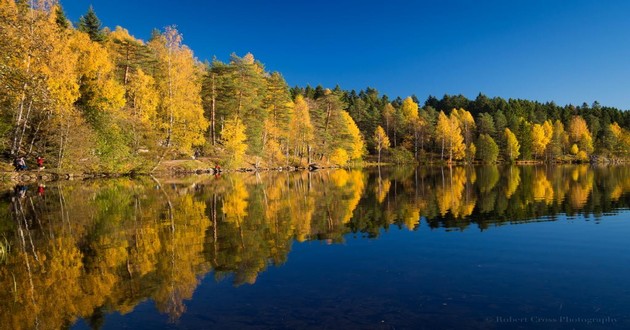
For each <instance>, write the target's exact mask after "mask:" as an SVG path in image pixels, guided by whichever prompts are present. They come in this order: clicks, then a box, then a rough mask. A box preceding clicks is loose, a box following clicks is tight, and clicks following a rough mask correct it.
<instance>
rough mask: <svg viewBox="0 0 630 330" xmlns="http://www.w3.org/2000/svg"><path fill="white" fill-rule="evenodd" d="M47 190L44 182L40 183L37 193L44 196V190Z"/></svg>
mask: <svg viewBox="0 0 630 330" xmlns="http://www.w3.org/2000/svg"><path fill="white" fill-rule="evenodd" d="M45 191H46V186H45V185H44V184H42V183H40V184H39V185H38V186H37V195H38V196H40V197H44V192H45Z"/></svg>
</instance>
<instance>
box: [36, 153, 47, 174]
mask: <svg viewBox="0 0 630 330" xmlns="http://www.w3.org/2000/svg"><path fill="white" fill-rule="evenodd" d="M37 167H38V169H39V170H40V171H41V170H43V169H44V168H45V167H44V157H42V156H37Z"/></svg>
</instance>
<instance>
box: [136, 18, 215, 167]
mask: <svg viewBox="0 0 630 330" xmlns="http://www.w3.org/2000/svg"><path fill="white" fill-rule="evenodd" d="M148 45H149V48H151V49H152V50H153V51H154V52H155V54H156V57H157V60H158V63H157V67H156V85H157V90H158V93H159V95H160V103H159V106H158V108H157V118H158V127H159V128H160V132H161V135H162V138H161V141H160V145H161V146H162V148H163V153H162V156H161V158H160V160H161V159H163V158H164V156H165V155H166V154H167V153H168V152H170V151H172V150H175V151H177V152H179V153H182V154H189V155H191V154H192V153H193V150H192V149H193V147H194V146H199V145H202V144H203V143H204V142H205V137H204V133H205V131H206V129H207V127H208V121H207V120H206V119H205V117H204V111H203V108H202V106H201V74H202V71H201V67H200V66H199V63H197V62H196V60H195V58H194V56H193V53H192V51H191V50H190V49H189V48H188V47H187V46H185V45H183V44H182V36H181V35H180V34H179V32H177V30H176V29H175V28H173V27H167V28H166V29H165V30H164V32H163V33H161V34H157V35H155V36H154V38H153V40H151V41H150V42H149V44H148ZM156 167H157V166H156Z"/></svg>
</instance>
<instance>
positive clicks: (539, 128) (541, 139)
mask: <svg viewBox="0 0 630 330" xmlns="http://www.w3.org/2000/svg"><path fill="white" fill-rule="evenodd" d="M552 137H553V126H551V122H549V121H545V122H544V123H543V124H542V125H540V124H534V125H533V126H532V147H533V151H534V155H535V156H536V157H540V156H542V155H544V154H545V151H546V150H547V145H549V142H551V139H552Z"/></svg>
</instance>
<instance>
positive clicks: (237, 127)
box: [221, 116, 247, 167]
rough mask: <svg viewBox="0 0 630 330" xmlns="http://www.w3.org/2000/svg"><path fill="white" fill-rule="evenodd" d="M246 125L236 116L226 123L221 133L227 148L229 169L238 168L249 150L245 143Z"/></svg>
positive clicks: (226, 155)
mask: <svg viewBox="0 0 630 330" xmlns="http://www.w3.org/2000/svg"><path fill="white" fill-rule="evenodd" d="M246 139H247V135H246V134H245V125H243V123H242V121H241V119H240V118H239V117H236V116H234V117H233V118H232V119H229V120H227V121H226V122H225V125H224V126H223V130H222V131H221V140H222V144H223V147H224V148H225V161H226V165H227V166H228V167H238V166H240V165H241V163H242V162H243V156H245V151H246V150H247V144H246V143H245V141H246Z"/></svg>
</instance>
